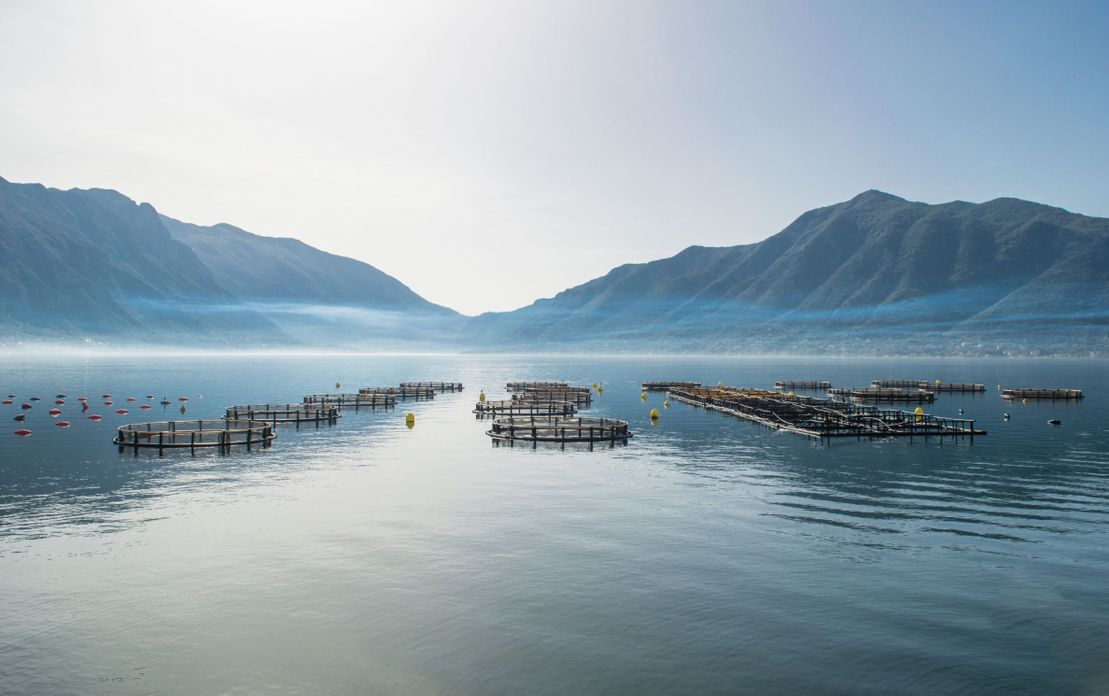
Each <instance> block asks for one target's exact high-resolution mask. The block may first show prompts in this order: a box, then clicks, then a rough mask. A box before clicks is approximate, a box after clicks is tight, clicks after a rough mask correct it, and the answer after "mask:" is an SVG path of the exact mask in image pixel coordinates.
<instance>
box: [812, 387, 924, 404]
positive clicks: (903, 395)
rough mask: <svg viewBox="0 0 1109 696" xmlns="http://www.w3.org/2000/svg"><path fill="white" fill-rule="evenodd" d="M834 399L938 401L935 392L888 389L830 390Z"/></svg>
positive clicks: (909, 402) (908, 402)
mask: <svg viewBox="0 0 1109 696" xmlns="http://www.w3.org/2000/svg"><path fill="white" fill-rule="evenodd" d="M828 394H830V395H831V396H833V397H837V396H838V397H848V398H851V399H855V400H856V401H879V402H886V403H897V402H900V403H907V404H930V403H932V402H933V401H935V400H936V394H935V392H930V391H925V390H923V389H897V388H888V387H838V388H834V389H829V390H828Z"/></svg>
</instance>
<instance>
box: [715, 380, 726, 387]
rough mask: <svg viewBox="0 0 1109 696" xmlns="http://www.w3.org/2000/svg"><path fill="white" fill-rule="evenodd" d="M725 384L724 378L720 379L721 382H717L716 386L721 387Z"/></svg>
mask: <svg viewBox="0 0 1109 696" xmlns="http://www.w3.org/2000/svg"><path fill="white" fill-rule="evenodd" d="M723 386H724V380H720V381H719V382H717V383H716V388H717V389H719V388H720V387H723Z"/></svg>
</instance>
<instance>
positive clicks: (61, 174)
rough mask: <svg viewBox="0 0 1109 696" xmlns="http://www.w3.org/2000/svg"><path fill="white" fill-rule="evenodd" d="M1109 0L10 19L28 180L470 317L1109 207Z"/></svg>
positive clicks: (79, 11)
mask: <svg viewBox="0 0 1109 696" xmlns="http://www.w3.org/2000/svg"><path fill="white" fill-rule="evenodd" d="M1107 36H1109V3H1105V2H1069V1H1063V2H1046V1H1045V2H1035V3H1031V2H1019V1H1016V0H1007V1H1005V2H944V1H932V2H926V3H920V2H893V1H890V2H886V1H879V0H870V1H866V2H852V1H849V0H836V1H835V2H833V1H832V0H821V1H819V2H808V3H801V2H789V1H779V2H740V1H738V0H733V1H728V2H697V1H687V0H681V1H674V2H652V1H650V0H632V1H623V0H611V1H604V0H585V1H578V0H558V1H552V2H539V1H538V0H537V1H535V2H515V1H510V2H481V1H475V2H432V1H430V0H429V1H427V2H398V3H395V4H394V3H364V2H324V1H315V2H304V3H294V2H223V1H220V2H209V1H207V0H199V1H198V0H189V1H188V2H162V1H158V0H152V1H142V2H116V1H114V0H98V1H96V2H92V1H88V2H51V1H46V0H0V176H3V177H4V178H6V179H8V180H9V181H17V182H41V183H43V184H45V185H47V186H54V187H58V188H70V187H80V188H89V187H101V188H113V189H117V190H119V191H121V192H122V193H124V194H126V195H128V196H130V197H131V198H133V199H135V200H137V201H146V202H149V203H151V204H153V205H154V206H155V207H156V208H157V209H158V210H160V211H161V212H163V213H165V214H167V215H170V216H172V217H176V218H178V219H182V220H185V221H188V222H194V223H198V224H205V225H207V224H215V223H218V222H228V223H231V224H233V225H236V226H238V227H242V228H244V229H246V230H249V231H251V232H255V233H257V234H263V235H270V236H290V237H297V238H299V239H301V240H303V241H305V242H307V243H309V244H312V245H314V246H317V247H319V248H321V249H324V250H326V251H329V252H332V253H336V254H341V255H344V256H350V257H353V258H356V259H359V260H362V261H365V262H367V263H370V264H373V265H374V266H376V267H378V268H380V269H381V270H383V271H385V272H387V273H389V274H391V275H394V276H396V277H397V278H399V279H400V280H401V281H402V282H404V283H406V284H407V285H408V286H409V287H411V288H412V289H413V290H415V291H416V292H418V293H420V294H421V295H423V296H424V297H426V298H428V299H429V300H431V301H433V302H437V303H440V304H444V305H447V306H449V307H453V308H455V309H457V310H459V311H462V312H464V313H466V314H477V313H480V312H484V311H500V310H509V309H514V308H516V307H520V306H523V305H526V304H529V303H531V302H532V301H534V300H535V299H537V298H540V297H550V296H552V295H554V294H555V293H557V292H559V291H561V290H563V289H565V288H567V287H571V286H573V285H577V284H580V283H582V282H584V281H587V280H589V279H591V278H594V277H597V276H600V275H603V274H604V273H606V272H607V271H608V270H610V269H611V268H613V267H614V266H617V265H620V264H623V263H630V262H642V261H648V260H651V259H656V258H662V257H666V256H670V255H672V254H674V253H676V252H678V251H680V250H681V249H683V248H685V247H687V246H689V245H692V244H700V245H709V246H724V245H733V244H744V243H751V242H756V241H759V240H761V239H764V238H766V237H768V236H770V235H772V234H774V233H775V232H777V231H779V230H780V229H782V228H783V227H785V226H786V225H787V224H789V223H790V222H791V221H792V220H793V219H794V218H796V217H797V216H798V215H800V214H801V213H803V212H804V211H805V210H808V209H811V208H815V207H819V206H822V205H828V204H831V203H834V202H837V201H842V200H846V199H849V198H851V197H852V196H854V195H856V194H858V193H860V192H861V191H864V190H866V189H870V188H878V189H881V190H884V191H888V192H891V193H895V194H897V195H900V196H902V197H905V198H909V199H911V200H922V201H927V202H933V203H939V202H946V201H950V200H956V199H959V200H968V201H976V202H977V201H985V200H990V199H992V198H997V197H1000V196H1016V197H1020V198H1026V199H1030V200H1036V201H1040V202H1044V203H1049V204H1052V205H1058V206H1061V207H1064V208H1067V209H1069V210H1073V211H1075V212H1081V213H1086V214H1090V215H1098V216H1105V217H1109V196H1107V195H1106V192H1107V191H1109V41H1107V40H1106V37H1107Z"/></svg>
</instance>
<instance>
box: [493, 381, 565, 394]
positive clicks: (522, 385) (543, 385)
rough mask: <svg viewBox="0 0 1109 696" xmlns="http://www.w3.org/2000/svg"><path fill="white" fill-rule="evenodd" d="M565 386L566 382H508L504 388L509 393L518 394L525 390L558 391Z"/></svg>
mask: <svg viewBox="0 0 1109 696" xmlns="http://www.w3.org/2000/svg"><path fill="white" fill-rule="evenodd" d="M566 386H567V384H566V382H509V383H508V384H506V385H504V388H505V389H507V390H508V391H510V392H519V391H524V390H525V389H558V388H561V387H566Z"/></svg>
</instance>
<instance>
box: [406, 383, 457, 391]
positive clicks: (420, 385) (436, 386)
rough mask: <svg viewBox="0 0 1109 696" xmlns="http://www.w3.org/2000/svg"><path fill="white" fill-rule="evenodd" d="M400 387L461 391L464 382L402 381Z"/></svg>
mask: <svg viewBox="0 0 1109 696" xmlns="http://www.w3.org/2000/svg"><path fill="white" fill-rule="evenodd" d="M400 388H401V389H402V390H405V389H431V390H432V391H437V392H460V391H462V382H401V383H400Z"/></svg>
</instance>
